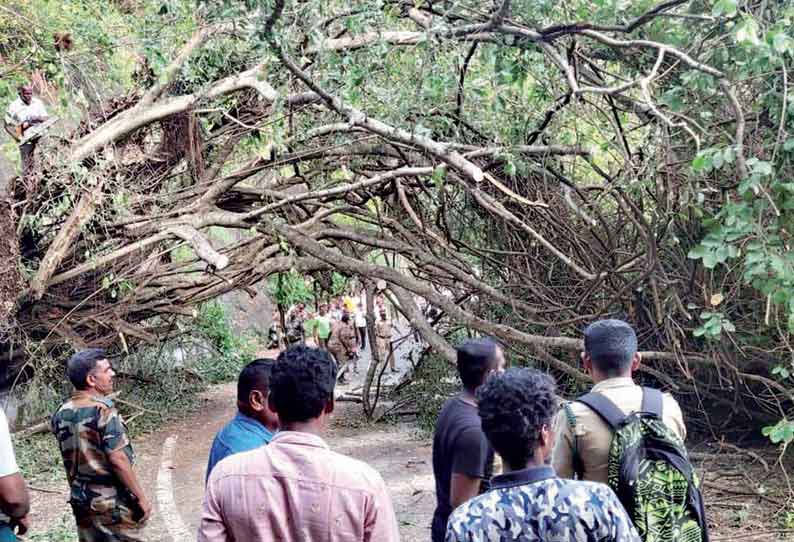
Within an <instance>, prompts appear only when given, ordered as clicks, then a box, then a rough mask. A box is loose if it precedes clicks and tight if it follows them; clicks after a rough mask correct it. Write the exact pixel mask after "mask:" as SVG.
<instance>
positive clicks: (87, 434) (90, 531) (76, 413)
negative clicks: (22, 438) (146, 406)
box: [51, 348, 152, 542]
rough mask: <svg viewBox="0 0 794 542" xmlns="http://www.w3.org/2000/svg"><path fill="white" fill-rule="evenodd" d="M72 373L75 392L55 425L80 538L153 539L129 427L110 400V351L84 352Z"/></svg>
mask: <svg viewBox="0 0 794 542" xmlns="http://www.w3.org/2000/svg"><path fill="white" fill-rule="evenodd" d="M67 373H68V375H69V380H71V381H72V384H73V385H74V387H75V392H74V393H73V394H72V397H71V398H70V399H69V400H68V401H66V402H65V403H64V404H62V405H61V406H60V408H59V409H58V411H57V412H56V413H55V414H54V415H53V417H52V422H51V423H52V430H53V432H54V433H55V438H56V439H57V440H58V447H59V448H60V451H61V455H62V457H63V465H64V467H65V469H66V477H67V478H68V480H69V487H70V499H69V503H70V504H71V505H72V511H73V512H74V518H75V521H76V523H77V537H78V539H79V540H80V542H136V541H139V540H148V538H146V537H144V536H142V533H140V532H139V530H140V529H141V528H142V527H143V525H144V523H145V522H146V520H147V519H148V518H149V514H150V513H151V510H152V505H151V504H150V503H149V500H148V499H147V498H146V495H145V494H144V493H143V489H142V488H141V485H140V484H139V483H138V479H137V477H136V476H135V473H134V472H133V470H132V465H133V463H134V461H135V455H134V453H133V451H132V444H131V443H130V440H129V437H128V436H127V428H126V426H125V425H124V421H123V420H122V418H121V415H120V414H119V413H118V411H117V410H116V409H115V408H114V407H113V401H111V400H110V399H109V398H108V397H107V396H108V395H109V394H110V393H111V392H112V391H113V376H114V375H115V373H114V372H113V368H112V367H111V365H110V362H109V361H108V360H107V356H106V354H105V351H104V350H101V349H99V348H92V349H88V350H83V351H81V352H78V353H77V354H75V355H74V356H72V357H71V359H70V360H69V362H68V365H67ZM136 531H137V532H136ZM138 536H141V538H138Z"/></svg>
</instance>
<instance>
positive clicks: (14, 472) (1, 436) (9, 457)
mask: <svg viewBox="0 0 794 542" xmlns="http://www.w3.org/2000/svg"><path fill="white" fill-rule="evenodd" d="M29 511H30V497H29V495H28V488H27V486H26V485H25V480H24V479H23V478H22V474H20V472H19V467H18V466H17V460H16V457H15V456H14V447H13V445H12V444H11V434H10V432H9V429H8V420H7V419H6V415H5V412H3V411H2V410H1V409H0V542H14V541H15V540H17V537H16V535H23V534H25V533H26V532H27V530H28V512H29ZM14 529H16V534H14Z"/></svg>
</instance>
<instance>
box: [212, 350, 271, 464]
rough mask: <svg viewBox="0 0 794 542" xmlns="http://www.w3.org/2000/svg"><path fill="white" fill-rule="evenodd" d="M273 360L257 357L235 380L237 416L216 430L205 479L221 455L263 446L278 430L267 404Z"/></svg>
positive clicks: (222, 456)
mask: <svg viewBox="0 0 794 542" xmlns="http://www.w3.org/2000/svg"><path fill="white" fill-rule="evenodd" d="M275 362H276V361H275V360H273V359H257V360H254V361H252V362H251V363H249V364H248V365H246V366H245V367H243V370H242V371H241V372H240V377H239V378H238V379H237V415H235V417H234V419H232V421H230V422H229V423H227V424H226V425H225V426H224V427H223V429H221V430H220V431H218V434H217V435H216V436H215V440H214V441H213V442H212V448H211V449H210V458H209V461H208V462H207V478H209V477H210V473H211V472H212V469H213V468H214V467H215V465H216V464H217V463H218V462H219V461H220V460H221V459H223V458H225V457H228V456H230V455H234V454H237V453H240V452H247V451H248V450H253V449H254V448H259V447H260V446H264V445H265V444H267V443H268V442H270V441H271V440H272V439H273V435H274V434H275V433H276V431H277V430H278V416H276V413H275V412H273V411H272V410H270V407H268V405H267V396H268V394H269V389H270V374H271V373H272V371H273V364H274V363H275Z"/></svg>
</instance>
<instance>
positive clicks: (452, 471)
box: [431, 339, 505, 542]
mask: <svg viewBox="0 0 794 542" xmlns="http://www.w3.org/2000/svg"><path fill="white" fill-rule="evenodd" d="M457 351H458V359H457V362H458V374H459V375H460V380H461V382H463V391H461V392H460V393H459V394H458V395H456V396H455V397H452V398H451V399H448V400H447V402H446V403H444V406H443V407H441V412H439V414H438V420H437V421H436V431H435V433H434V434H433V476H434V477H435V480H436V501H437V505H436V510H435V513H434V514H433V523H432V526H431V535H432V540H433V542H444V536H445V534H446V532H447V520H448V519H449V516H450V514H451V513H452V511H453V510H455V508H457V507H458V506H460V505H461V504H463V503H464V502H466V501H467V500H469V499H471V498H472V497H475V496H477V495H479V494H480V493H482V492H483V491H485V490H487V489H488V480H490V478H491V475H492V474H493V464H494V451H493V448H492V447H491V445H490V444H489V443H488V440H487V439H486V438H485V434H484V433H483V431H482V426H481V425H480V417H479V416H478V415H477V396H476V392H477V389H478V388H479V387H480V386H482V385H483V383H484V382H485V380H486V379H487V378H488V377H489V376H490V375H491V374H494V373H500V372H502V371H503V370H504V366H505V358H504V353H503V352H502V348H501V347H500V346H499V345H498V344H497V343H496V341H494V340H492V339H471V340H468V341H466V342H464V343H463V344H461V345H460V346H458V348H457Z"/></svg>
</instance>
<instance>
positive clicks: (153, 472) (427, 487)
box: [31, 384, 435, 542]
mask: <svg viewBox="0 0 794 542" xmlns="http://www.w3.org/2000/svg"><path fill="white" fill-rule="evenodd" d="M344 389H345V388H342V389H340V392H341V391H344ZM235 393H236V388H235V384H225V385H221V386H217V387H213V388H211V389H210V390H209V391H208V392H207V393H206V394H205V395H204V396H203V399H202V405H201V407H200V408H199V409H198V410H196V411H195V412H194V413H191V414H190V416H188V417H187V418H186V419H184V420H181V421H179V422H177V423H175V424H172V425H168V426H166V427H163V428H162V429H161V430H159V431H157V432H155V433H151V434H149V435H147V436H146V437H145V438H140V439H137V440H136V441H135V442H134V444H135V448H136V452H137V455H138V462H137V467H136V471H137V472H138V474H139V475H140V477H141V479H142V483H143V484H144V487H145V489H146V491H147V493H148V494H149V495H151V498H152V500H153V501H154V502H155V507H156V509H155V514H154V515H153V517H152V521H151V524H150V526H149V527H148V528H147V530H146V533H145V535H146V536H145V538H146V540H149V541H151V542H184V541H189V540H195V533H196V530H197V528H198V522H199V517H200V513H201V501H202V497H203V493H204V475H205V469H206V463H207V456H208V454H209V449H210V445H211V443H212V439H213V437H214V436H215V433H216V432H217V431H218V430H219V429H220V428H221V427H222V426H223V424H224V423H226V421H228V420H229V419H230V418H231V417H232V416H233V415H234V412H235V408H236V406H235ZM363 425H364V422H363V419H362V418H361V406H360V405H357V404H352V403H340V404H339V405H338V408H337V411H336V412H335V414H334V417H333V420H332V424H331V427H330V428H329V432H328V434H327V437H326V441H327V442H328V444H329V445H330V446H331V447H332V448H333V449H334V450H336V451H338V452H340V453H343V454H347V455H350V456H353V457H356V458H358V459H361V460H362V461H365V462H367V463H369V464H370V465H372V466H373V467H374V468H375V469H377V470H378V471H379V472H380V473H381V475H382V476H383V478H384V479H385V481H386V483H387V485H388V487H389V489H390V492H391V495H392V499H393V501H394V506H395V509H396V511H397V519H398V521H399V523H400V532H401V534H402V537H403V540H405V541H407V542H413V541H417V542H418V541H424V540H429V537H430V535H429V532H430V531H429V528H428V526H429V524H430V517H431V516H432V513H433V507H434V506H435V493H434V490H433V476H432V469H431V464H430V453H431V448H430V442H429V440H427V439H426V438H425V439H419V438H417V436H416V432H415V431H414V429H413V428H412V427H411V426H409V425H397V426H394V425H390V426H385V425H384V426H374V427H366V428H365V427H363ZM362 433H366V434H365V435H363V434H362ZM40 489H46V490H49V491H56V493H47V492H42V491H34V492H33V495H32V496H33V499H34V502H33V515H32V518H31V519H32V523H33V525H34V529H33V532H32V534H34V535H36V536H35V537H34V540H59V541H64V542H66V541H69V540H76V538H69V537H68V532H69V530H70V526H71V525H73V523H72V520H71V517H70V511H69V508H68V505H67V504H66V500H67V498H68V496H67V494H66V490H65V489H66V488H65V486H64V485H63V484H62V483H60V484H53V486H52V487H43V488H40ZM59 524H62V525H63V527H62V528H61V529H60V530H58V529H57V528H56V526H57V525H59ZM56 531H57V532H58V537H57V538H56V537H55V536H56V535H55V534H54V533H55V532H56ZM45 532H46V533H48V534H45Z"/></svg>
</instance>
